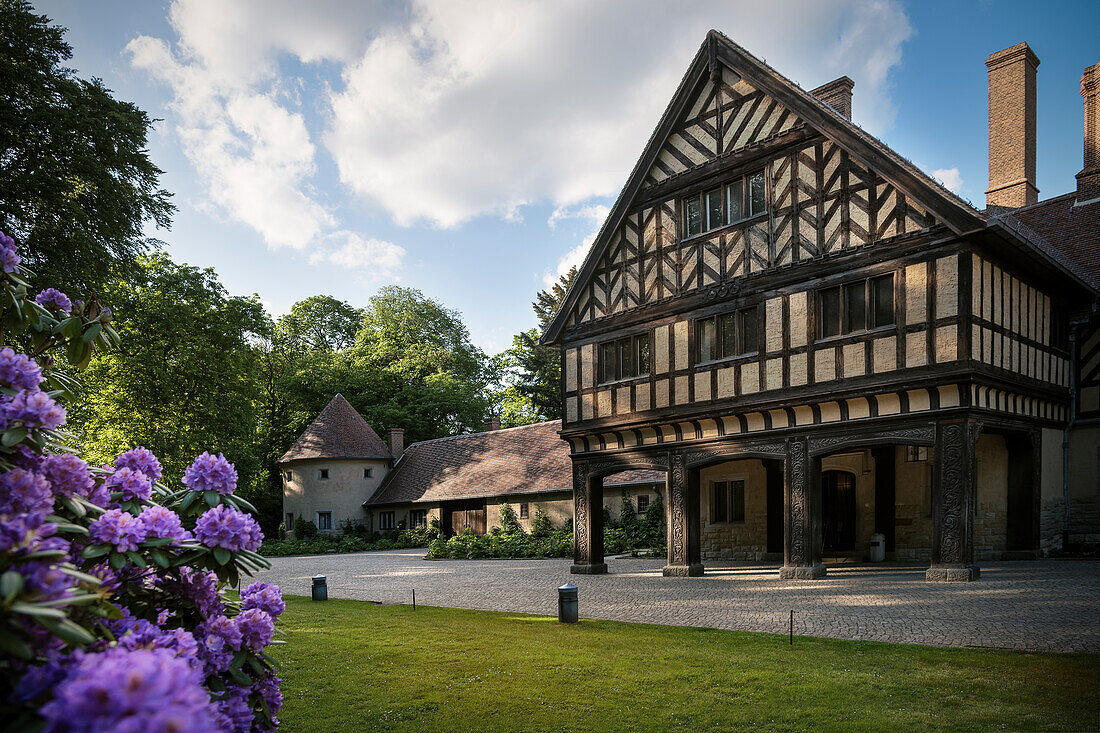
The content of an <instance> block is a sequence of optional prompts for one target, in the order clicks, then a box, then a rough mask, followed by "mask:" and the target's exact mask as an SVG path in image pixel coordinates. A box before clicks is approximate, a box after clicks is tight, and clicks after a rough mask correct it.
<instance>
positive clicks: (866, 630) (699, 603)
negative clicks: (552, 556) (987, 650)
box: [259, 550, 1100, 652]
mask: <svg viewBox="0 0 1100 733" xmlns="http://www.w3.org/2000/svg"><path fill="white" fill-rule="evenodd" d="M607 562H608V567H609V569H610V573H609V574H608V575H588V576H586V575H570V574H569V565H570V563H571V560H569V559H557V560H425V559H423V550H395V551H392V552H370V553H358V554H350V555H320V556H312V557H284V558H274V559H273V560H272V561H271V563H272V567H271V570H269V571H267V572H265V573H261V574H260V576H259V577H260V578H261V579H263V580H268V581H272V582H276V583H278V584H279V585H281V586H282V588H283V592H284V593H287V594H289V595H309V592H310V578H311V577H312V576H313V575H315V574H323V575H326V576H327V577H328V586H329V596H330V597H332V598H353V599H358V600H366V601H377V602H382V603H410V602H411V600H412V591H413V590H414V589H415V591H416V602H417V603H418V604H424V605H431V606H447V607H451V608H476V609H485V610H491V611H514V612H521V613H532V614H544V615H554V614H556V613H557V608H556V603H557V593H556V591H555V588H556V587H557V586H559V585H562V584H563V583H566V582H571V583H573V584H574V585H576V586H578V588H579V597H580V601H579V603H580V614H581V616H582V617H586V618H599V619H613V620H619V621H636V622H642V623H658V624H670V625H676V626H704V627H712V628H718V629H737V630H741V631H766V632H772V633H782V634H786V633H787V631H788V624H789V622H790V611H791V610H792V609H793V610H794V612H795V614H794V632H795V634H799V635H805V636H824V637H832V638H837V639H863V640H874V641H889V642H903V643H914V644H930V645H935V646H979V647H999V648H1009V649H1030V650H1043V651H1061V652H1070V651H1075V652H1100V561H1084V560H1082V561H1069V560H1063V561H1056V560H1047V561H1039V562H1003V563H985V564H983V565H982V566H981V568H982V577H981V580H979V581H978V582H976V583H928V582H926V581H925V580H924V571H925V566H924V565H901V564H886V565H877V566H873V567H871V566H864V565H838V566H830V567H829V574H828V576H826V577H825V578H824V579H821V580H812V581H798V580H779V578H778V575H779V573H778V566H777V565H756V564H743V563H742V564H736V563H727V564H723V563H715V564H711V565H707V568H706V575H704V576H703V577H701V578H665V577H662V576H661V567H662V566H663V565H664V562H663V561H661V560H643V559H633V558H618V559H609V560H608V561H607Z"/></svg>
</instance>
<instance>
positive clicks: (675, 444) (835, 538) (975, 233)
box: [543, 31, 1100, 580]
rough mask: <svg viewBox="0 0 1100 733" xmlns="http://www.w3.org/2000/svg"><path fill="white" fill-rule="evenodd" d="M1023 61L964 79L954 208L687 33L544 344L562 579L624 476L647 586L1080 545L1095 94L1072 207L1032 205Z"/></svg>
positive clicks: (589, 565)
mask: <svg viewBox="0 0 1100 733" xmlns="http://www.w3.org/2000/svg"><path fill="white" fill-rule="evenodd" d="M1038 63H1039V62H1038V59H1037V58H1036V57H1035V55H1034V53H1033V52H1032V51H1031V49H1030V48H1029V47H1028V46H1027V45H1026V44H1019V45H1017V46H1014V47H1012V48H1009V49H1005V50H1004V51H1001V52H998V53H996V54H993V55H992V56H990V58H989V61H988V62H987V66H988V67H989V78H990V153H991V159H990V190H989V192H988V201H987V204H988V205H987V208H986V209H985V210H978V209H976V208H975V207H973V206H971V205H970V204H969V203H967V202H966V201H964V200H962V199H961V198H959V197H958V196H956V195H955V194H953V193H952V192H951V191H949V190H947V189H946V188H945V187H944V186H943V185H941V184H940V183H938V182H937V181H935V180H933V179H932V178H931V177H930V176H928V175H926V174H925V173H924V172H922V171H921V170H920V169H919V168H917V167H916V166H914V165H913V164H912V163H911V162H910V161H908V160H906V159H904V158H903V157H901V156H900V155H898V154H897V153H896V152H894V151H893V150H891V149H890V148H889V147H888V146H886V145H885V144H884V143H882V142H881V141H880V140H878V139H876V138H875V137H873V136H872V135H870V134H868V133H867V132H865V131H864V130H862V129H861V128H860V127H858V126H857V125H856V124H854V123H853V122H852V121H851V119H850V117H851V100H852V90H853V82H852V81H851V80H850V79H848V78H847V77H842V78H841V79H838V80H836V81H834V82H831V83H829V84H826V85H825V86H823V87H820V88H818V89H815V90H813V91H810V92H808V91H805V90H803V89H802V88H800V87H799V86H798V85H797V84H795V83H794V82H792V81H791V80H789V79H787V78H785V77H784V76H782V75H781V74H779V73H778V72H777V71H776V70H774V69H772V68H771V67H770V66H768V65H767V64H765V63H764V62H762V61H761V60H759V59H757V58H755V57H754V56H753V55H751V54H750V53H748V52H747V51H745V50H744V49H742V48H741V47H739V46H738V45H737V44H735V43H733V42H732V41H730V40H729V39H728V38H726V37H725V36H723V35H721V34H719V33H717V32H714V31H712V32H711V33H710V34H708V37H707V39H706V42H705V43H704V44H703V46H702V47H701V48H700V50H699V52H698V54H697V55H696V56H695V58H694V60H693V61H692V63H691V66H690V67H689V69H688V71H687V73H686V75H685V76H684V78H683V80H682V82H681V84H680V86H679V88H678V89H677V91H676V93H675V96H674V97H673V99H672V100H671V102H670V103H669V105H668V107H667V109H666V110H665V112H664V114H663V116H662V117H661V120H660V122H659V124H658V125H657V128H656V130H655V131H654V133H653V135H652V137H651V139H650V141H649V143H648V144H647V146H646V148H645V150H644V151H643V153H642V155H641V158H640V159H639V160H638V162H637V164H636V166H635V168H634V170H633V172H632V173H631V175H630V178H629V180H628V181H627V183H626V186H625V187H624V189H623V191H622V192H621V194H620V196H619V198H618V200H617V201H616V203H615V205H614V206H613V208H612V210H611V212H610V214H609V216H608V218H607V220H606V222H605V223H604V225H603V227H602V229H601V231H600V232H599V234H598V236H597V238H596V240H595V242H594V244H593V246H592V248H591V251H590V252H589V254H588V257H587V259H586V260H585V262H584V264H583V266H582V267H581V269H580V271H579V273H578V276H577V278H576V280H575V282H574V284H573V286H572V287H571V288H570V290H569V292H568V294H567V296H566V298H565V300H564V302H563V305H562V307H561V308H560V310H559V311H558V313H557V314H556V317H555V318H554V320H553V321H552V323H551V324H550V325H549V326H548V328H547V330H546V332H545V334H544V336H543V343H545V344H553V345H556V346H558V347H560V349H561V355H562V365H563V368H562V392H563V401H564V416H565V418H564V422H563V427H562V431H561V435H562V437H563V438H564V439H565V440H566V441H568V443H569V445H570V448H571V457H572V461H573V500H574V514H575V555H576V556H575V561H574V565H573V571H574V572H579V573H598V572H606V567H607V566H606V565H605V564H604V562H603V554H602V527H601V516H602V513H601V512H600V511H598V507H600V506H601V505H602V504H603V482H604V480H605V478H606V477H609V476H612V475H614V474H616V473H618V472H621V471H625V470H636V469H650V470H653V469H657V470H664V471H666V477H667V478H666V481H667V491H666V494H667V497H668V499H667V501H668V507H667V508H668V515H669V543H668V544H669V550H668V563H667V566H666V567H665V569H664V572H665V574H666V575H699V574H702V572H703V569H704V561H705V560H708V559H719V558H751V559H764V558H767V557H771V556H774V557H775V558H777V559H778V558H779V557H782V561H783V565H782V568H781V570H780V577H783V578H818V577H821V576H823V575H824V574H825V565H824V564H823V558H825V557H830V556H834V555H840V556H844V555H851V554H853V553H857V554H858V553H860V552H861V551H863V550H865V549H866V548H867V546H868V542H869V541H870V540H871V538H872V536H874V535H882V538H883V541H884V543H885V545H886V547H885V549H886V551H887V552H888V553H892V555H891V556H892V557H896V558H898V559H908V560H914V561H916V560H920V561H924V562H927V563H928V564H929V569H928V571H927V574H926V577H927V578H928V579H929V580H974V579H976V578H978V577H979V561H980V559H982V558H1004V557H1033V556H1036V555H1037V554H1039V553H1041V552H1043V551H1044V550H1049V549H1051V548H1054V547H1058V546H1061V544H1062V543H1063V542H1065V541H1067V539H1072V533H1073V531H1074V530H1073V527H1074V524H1073V523H1074V522H1075V521H1077V519H1080V522H1083V523H1081V524H1080V526H1079V527H1078V530H1079V531H1080V532H1081V533H1088V532H1096V527H1095V524H1094V523H1095V520H1096V508H1097V496H1098V493H1100V492H1098V484H1097V478H1096V477H1097V476H1098V475H1100V465H1097V463H1098V448H1097V446H1098V444H1100V439H1098V436H1100V427H1098V426H1097V420H1096V418H1097V417H1100V412H1098V410H1100V404H1098V402H1100V390H1098V389H1097V388H1098V386H1100V385H1098V381H1097V380H1098V379H1100V367H1098V363H1100V345H1098V341H1100V336H1098V331H1097V319H1096V317H1095V313H1096V306H1097V295H1098V288H1097V283H1098V282H1100V190H1098V189H1100V167H1098V166H1100V156H1098V155H1097V147H1096V146H1097V143H1096V135H1097V125H1096V103H1095V94H1096V89H1095V87H1096V84H1095V83H1092V82H1090V84H1091V86H1090V87H1089V89H1090V90H1091V91H1089V92H1087V93H1086V90H1085V83H1084V82H1083V85H1082V91H1083V93H1084V94H1085V96H1086V116H1088V115H1089V114H1092V118H1091V119H1087V120H1086V156H1085V157H1086V160H1085V170H1083V171H1082V173H1081V174H1080V175H1079V176H1078V190H1077V191H1075V192H1072V193H1070V194H1068V195H1067V196H1065V197H1059V199H1058V200H1057V201H1055V202H1054V203H1053V204H1051V203H1048V202H1038V189H1037V188H1036V186H1035V79H1036V68H1037V66H1038ZM1096 69H1097V67H1093V68H1092V69H1090V70H1089V71H1088V72H1086V76H1087V77H1089V78H1090V79H1091V77H1090V76H1089V74H1090V73H1092V72H1095V71H1096ZM1096 76H1098V77H1100V72H1096ZM1089 94H1092V95H1093V96H1092V97H1089ZM1090 100H1091V101H1090ZM1090 104H1091V107H1090ZM1090 109H1091V110H1092V111H1091V113H1090V112H1089V110H1090ZM1090 131H1091V132H1090ZM1090 134H1091V135H1092V137H1091V138H1089V135H1090ZM1090 140H1091V142H1090ZM1090 145H1091V147H1090ZM1090 151H1091V152H1090ZM1090 155H1091V156H1092V157H1091V158H1090ZM1067 218H1068V219H1072V220H1073V222H1072V223H1071V224H1067V223H1066V221H1065V219H1067ZM1082 344H1083V345H1084V347H1083V348H1084V350H1082V349H1081V348H1080V347H1081V345H1082ZM1090 390H1092V391H1090ZM1086 393H1087V394H1086ZM1074 477H1078V478H1079V479H1080V483H1079V484H1077V483H1075V480H1074ZM1075 507H1076V509H1075V511H1077V512H1078V513H1077V514H1074V513H1073V512H1071V509H1074V508H1075ZM593 508H597V510H593ZM1090 512H1091V514H1090ZM1075 517H1076V518H1077V519H1075ZM1090 522H1091V523H1092V524H1090ZM876 539H877V538H876Z"/></svg>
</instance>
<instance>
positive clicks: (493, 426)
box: [485, 415, 500, 432]
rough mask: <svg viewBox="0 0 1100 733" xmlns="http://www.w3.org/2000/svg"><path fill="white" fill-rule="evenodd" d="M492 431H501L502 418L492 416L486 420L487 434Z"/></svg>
mask: <svg viewBox="0 0 1100 733" xmlns="http://www.w3.org/2000/svg"><path fill="white" fill-rule="evenodd" d="M490 430H500V418H499V417H496V416H495V415H490V416H489V417H487V418H485V432H489V431H490Z"/></svg>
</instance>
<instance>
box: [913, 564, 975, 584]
mask: <svg viewBox="0 0 1100 733" xmlns="http://www.w3.org/2000/svg"><path fill="white" fill-rule="evenodd" d="M980 577H982V571H981V569H980V568H978V566H977V565H969V566H947V565H933V566H932V567H930V568H928V570H926V571H925V573H924V579H925V580H927V581H929V582H931V583H969V582H970V581H973V580H977V579H978V578H980Z"/></svg>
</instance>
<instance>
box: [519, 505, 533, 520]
mask: <svg viewBox="0 0 1100 733" xmlns="http://www.w3.org/2000/svg"><path fill="white" fill-rule="evenodd" d="M529 512H530V508H529V507H528V505H527V502H524V503H522V504H520V505H519V518H520V519H527V518H528V517H529V516H531V515H530V513H529Z"/></svg>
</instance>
